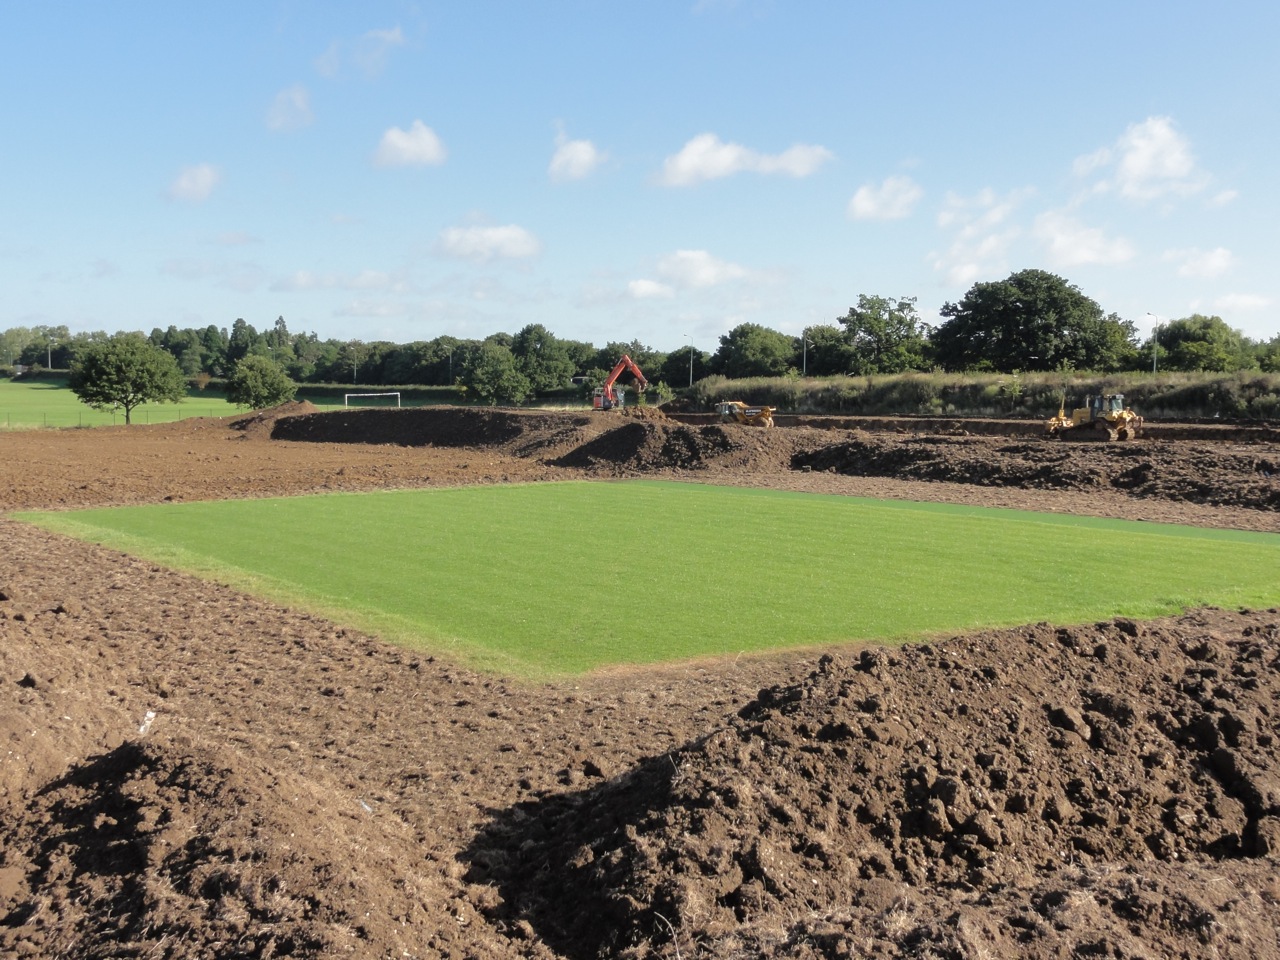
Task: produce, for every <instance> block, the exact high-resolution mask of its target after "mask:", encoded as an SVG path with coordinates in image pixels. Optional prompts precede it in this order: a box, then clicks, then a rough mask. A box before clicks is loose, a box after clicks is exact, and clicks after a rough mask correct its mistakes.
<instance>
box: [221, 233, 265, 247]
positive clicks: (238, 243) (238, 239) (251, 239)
mask: <svg viewBox="0 0 1280 960" xmlns="http://www.w3.org/2000/svg"><path fill="white" fill-rule="evenodd" d="M214 242H215V243H217V244H218V245H219V246H222V247H247V246H249V245H250V244H252V243H258V242H259V241H258V238H257V237H256V236H254V235H253V234H252V233H247V232H246V231H244V230H228V231H226V232H225V233H220V234H218V236H217V238H216V239H215V241H214Z"/></svg>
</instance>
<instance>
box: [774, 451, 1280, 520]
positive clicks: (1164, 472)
mask: <svg viewBox="0 0 1280 960" xmlns="http://www.w3.org/2000/svg"><path fill="white" fill-rule="evenodd" d="M792 465H793V466H794V467H795V468H797V469H801V470H826V471H833V472H836V473H843V474H850V475H858V476H896V477H910V478H912V479H918V480H931V481H938V480H942V481H947V482H951V483H966V484H975V485H980V486H991V487H1020V488H1023V489H1040V490H1045V489H1063V490H1094V491H1104V490H1111V491H1123V492H1125V493H1127V494H1130V495H1133V496H1138V497H1147V498H1154V499H1162V500H1173V501H1187V502H1191V503H1203V504H1211V505H1215V506H1248V507H1250V508H1252V509H1263V510H1280V483H1278V482H1277V478H1278V477H1280V457H1277V455H1276V453H1275V451H1274V449H1273V448H1269V447H1259V448H1249V447H1228V448H1223V447H1212V446H1207V445H1204V444H1170V443H1168V442H1165V441H1158V440H1151V441H1136V442H1128V443H1075V442H1047V441H1037V440H1032V441H1018V442H1014V443H1009V442H1007V441H1003V442H1002V441H999V440H993V439H991V438H978V437H943V436H912V437H894V436H891V435H878V434H866V433H859V434H856V435H853V436H850V437H849V438H848V439H846V440H843V441H840V442H836V443H831V444H829V445H825V446H820V447H816V448H813V449H809V450H805V451H802V452H800V453H798V454H797V455H796V456H795V457H794V458H793V459H792Z"/></svg>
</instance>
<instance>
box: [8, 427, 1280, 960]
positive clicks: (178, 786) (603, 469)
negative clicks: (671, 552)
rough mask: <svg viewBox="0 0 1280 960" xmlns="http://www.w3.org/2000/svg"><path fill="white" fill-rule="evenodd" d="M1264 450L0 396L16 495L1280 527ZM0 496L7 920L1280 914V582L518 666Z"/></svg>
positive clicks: (340, 932)
mask: <svg viewBox="0 0 1280 960" xmlns="http://www.w3.org/2000/svg"><path fill="white" fill-rule="evenodd" d="M269 436H274V437H279V438H284V437H287V438H288V439H289V440H291V441H292V442H283V441H282V440H281V439H268V437H269ZM1277 463H1280V450H1278V448H1277V447H1276V446H1275V445H1266V444H1257V445H1241V444H1223V445H1221V446H1219V447H1216V448H1215V447H1213V446H1210V445H1207V444H1198V443H1197V444H1190V443H1179V442H1170V443H1156V442H1155V441H1140V442H1138V443H1135V444H1128V445H1123V446H1115V445H1112V446H1107V445H1094V446H1091V447H1088V446H1085V445H1084V444H1052V443H1046V442H1043V441H1030V440H1029V441H1011V440H1009V439H1007V438H1006V439H993V438H966V437H947V438H932V439H931V438H912V437H907V436H901V437H874V438H870V437H869V436H868V435H865V434H860V433H853V432H841V431H829V430H827V431H819V430H816V429H810V428H798V429H777V430H772V431H766V430H759V429H753V428H750V427H744V426H738V425H732V424H730V425H718V424H701V425H689V424H684V423H677V422H675V421H673V420H669V419H663V418H662V417H655V416H649V415H641V416H630V415H624V416H611V415H609V414H593V413H556V414H539V413H533V412H524V411H503V410H461V409H457V410H451V409H447V408H446V409H443V410H431V411H351V412H347V413H342V414H325V415H319V414H314V413H309V412H306V411H305V409H304V410H302V411H295V415H292V416H285V415H283V414H282V412H281V411H274V412H272V411H267V412H265V413H264V415H262V416H258V415H253V416H250V417H247V418H242V419H238V420H232V419H231V418H228V419H227V420H214V419H200V420H188V421H183V422H181V423H177V424H167V425H157V426H152V427H131V428H124V427H119V428H104V429H96V430H74V431H41V432H38V433H29V434H2V435H0V508H3V509H6V510H8V509H17V508H47V507H62V508H69V507H81V506H94V505H103V504H114V503H139V502H150V503H155V502H160V501H164V500H184V499H195V498H217V497H228V496H268V495H270V496H283V495H290V494H296V493H311V492H324V491H334V490H375V489H387V488H391V487H420V486H438V485H447V486H452V485H457V484H464V483H499V482H507V481H518V482H535V481H545V480H556V479H564V478H577V479H587V478H593V477H605V478H610V477H615V476H636V475H646V474H649V475H658V476H666V477H684V478H703V479H709V480H714V481H715V482H719V483H738V484H750V485H757V486H769V487H779V488H788V489H797V490H808V491H817V492H824V493H838V494H856V495H861V496H873V497H897V498H912V499H940V500H947V501H949V502H961V503H974V504H995V505H1000V506H1016V507H1021V508H1027V509H1044V510H1056V511H1061V512H1078V513H1098V514H1102V515H1108V516H1128V517H1143V518H1147V519H1159V520H1167V521H1172V522H1185V523H1200V524H1204V525H1213V526H1232V527H1240V528H1246V529H1259V530H1270V531H1273V532H1274V531H1277V530H1280V520H1278V517H1280V511H1278V510H1277V508H1276V501H1275V492H1276V483H1277V480H1276V478H1275V470H1274V465H1275V464H1277ZM1196 484H1199V486H1196ZM1100 494H1101V495H1100ZM1216 504H1228V505H1225V506H1223V505H1216ZM0 534H2V535H3V538H4V543H5V560H4V563H3V564H0V955H3V956H6V957H8V956H14V957H51V956H68V957H72V956H74V957H80V956H84V957H107V956H135V957H151V956H154V957H166V958H169V960H188V958H197V957H198V958H213V957H246V958H264V960H265V958H275V957H330V956H353V957H378V958H383V957H437V956H440V957H443V956H456V957H467V956H476V957H496V958H507V957H510V958H514V957H528V958H539V960H550V958H554V957H566V958H570V960H587V958H595V957H603V956H616V955H623V956H634V957H642V956H664V957H677V958H681V957H690V958H691V957H695V956H701V957H723V958H730V957H734V958H737V957H747V956H774V957H803V958H815V957H824V958H837V957H894V958H899V957H900V958H904V960H905V958H908V957H913V958H914V957H940V958H956V960H959V958H978V957H992V958H996V957H999V958H1004V957H1009V958H1014V957H1044V958H1048V957H1055V958H1068V957H1070V958H1086V957H1112V958H1121V957H1135V958H1137V957H1151V958H1155V957H1160V958H1163V957H1210V956H1214V957H1242V958H1243V957H1251V958H1252V957H1269V956H1280V945H1278V944H1277V940H1276V935H1275V930H1276V929H1277V928H1278V927H1280V905H1278V901H1280V881H1278V880H1277V876H1278V875H1280V779H1278V778H1277V774H1276V773H1275V772H1274V771H1275V770H1276V769H1277V759H1278V758H1277V756H1276V751H1277V749H1278V748H1277V743H1278V742H1280V741H1278V740H1277V737H1278V736H1280V730H1277V722H1278V721H1277V709H1276V704H1277V702H1280V698H1278V697H1277V693H1278V692H1280V691H1277V686H1276V685H1277V682H1278V681H1277V679H1276V678H1277V676H1280V671H1278V668H1280V613H1278V612H1277V611H1267V612H1229V611H1217V610H1201V611H1194V612H1192V613H1190V614H1188V615H1187V616H1185V617H1181V618H1175V619H1169V620H1163V621H1156V622H1151V623H1133V622H1129V621H1116V622H1114V623H1106V624H1100V625H1095V626H1086V627H1058V626H1054V625H1047V624H1042V625H1038V626H1034V627H1029V628H1025V629H1018V630H1008V631H997V632H990V633H984V634H980V635H976V636H967V637H955V638H945V639H938V640H936V641H935V642H933V643H931V644H928V645H924V646H917V647H907V648H902V649H892V650H868V651H865V652H864V651H861V650H849V649H847V648H844V649H841V648H839V647H836V648H833V649H832V650H831V651H830V656H829V657H827V658H821V659H820V656H821V653H822V651H805V652H792V653H787V654H782V655H778V656H774V657H768V658H765V657H761V658H753V657H741V658H731V659H726V660H717V661H708V662H705V663H698V664H679V665H675V666H673V667H670V668H667V669H656V668H655V669H645V670H630V671H618V672H617V673H614V674H605V675H599V676H588V677H580V678H575V679H573V680H572V681H565V682H563V683H559V684H550V685H544V686H537V687H534V686H529V685H524V684H515V683H511V682H508V681H505V680H503V679H501V678H495V677H490V676H481V675H477V674H474V673H471V672H468V671H465V670H461V669H458V668H457V667H455V666H453V665H451V664H450V663H448V662H446V660H444V659H440V658H433V657H429V656H425V655H423V654H420V653H415V652H413V651H408V650H403V649H399V648H395V647H392V646H390V645H388V644H386V643H383V642H381V641H379V640H378V639H376V638H371V637H367V636H363V635H360V634H358V633H355V632H353V631H350V630H347V629H345V628H343V627H341V626H338V625H335V624H333V623H330V622H328V621H325V620H323V619H321V618H319V617H316V616H313V615H309V614H306V613H303V612H299V611H290V610H285V609H281V608H279V607H277V606H274V605H272V604H270V603H266V602H262V601H258V600H254V599H252V598H249V597H246V596H244V595H241V594H238V593H236V592H234V591H231V590H228V589H225V588H222V587H219V586H217V585H216V584H211V583H207V582H202V581H199V580H196V579H194V578H191V577H186V576H182V575H179V574H175V573H172V572H170V571H167V570H164V569H162V568H159V567H157V566H155V565H153V564H150V563H147V562H143V561H139V560H135V559H132V558H130V557H127V556H124V555H121V554H119V553H115V552H112V551H108V550H103V549H101V548H98V547H95V546H92V545H88V544H83V543H78V542H74V541H70V540H67V539H65V538H62V537H58V536H53V535H50V534H45V533H42V532H40V531H38V530H35V529H34V528H31V527H28V526H26V525H23V524H20V523H17V522H14V521H12V520H3V519H0ZM388 546H389V548H393V547H394V545H388ZM756 560H757V561H759V563H760V564H761V565H762V566H763V567H765V568H767V558H756ZM442 562H447V559H445V560H442ZM730 566H731V567H732V566H733V564H730ZM740 566H741V565H740ZM755 570H756V568H755V567H753V566H751V565H750V564H748V565H747V566H744V567H742V569H741V570H740V571H739V572H738V573H737V574H733V575H738V576H742V577H743V578H744V581H743V582H744V589H768V580H767V577H765V578H764V579H760V577H758V576H757V575H756V573H755V572H754V571H755ZM743 571H745V573H744V572H743ZM584 575H592V574H586V573H584ZM708 575H709V576H719V575H723V572H722V571H721V572H719V573H717V572H716V571H709V572H708ZM1125 575H1129V576H1140V575H1141V571H1127V572H1125ZM474 589H476V590H479V591H483V590H484V583H483V582H481V583H477V584H475V585H474ZM636 589H643V584H642V583H640V582H637V584H636ZM601 616H602V617H608V618H609V619H610V620H611V621H613V622H616V621H617V620H618V619H619V618H621V619H623V620H624V621H625V620H626V618H627V611H626V610H611V611H604V612H602V614H601ZM583 629H592V626H591V624H590V623H585V624H584V625H583ZM634 629H636V630H638V631H646V630H648V629H650V627H649V625H646V624H643V623H641V624H635V625H634Z"/></svg>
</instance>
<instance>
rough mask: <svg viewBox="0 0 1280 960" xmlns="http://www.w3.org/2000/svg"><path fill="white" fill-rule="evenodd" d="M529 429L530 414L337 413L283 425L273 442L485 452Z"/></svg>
mask: <svg viewBox="0 0 1280 960" xmlns="http://www.w3.org/2000/svg"><path fill="white" fill-rule="evenodd" d="M528 424H529V420H528V417H527V416H525V415H522V414H519V413H515V412H509V411H504V410H492V409H481V408H474V409H472V408H465V407H412V408H404V409H401V410H334V411H330V412H327V413H317V414H314V415H312V416H305V417H294V418H291V419H289V420H286V421H281V422H278V423H277V424H276V425H275V429H274V430H272V433H271V438H272V439H273V440H300V441H304V442H307V443H362V444H384V443H385V444H394V445H397V446H405V447H425V446H437V447H482V446H488V445H492V444H504V443H508V442H510V441H511V440H513V439H515V438H516V437H518V436H520V435H521V434H522V433H524V432H525V430H526V428H527V426H528Z"/></svg>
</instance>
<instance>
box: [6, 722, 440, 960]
mask: <svg viewBox="0 0 1280 960" xmlns="http://www.w3.org/2000/svg"><path fill="white" fill-rule="evenodd" d="M349 804H350V798H349V797H345V796H341V795H340V794H337V793H335V792H334V791H333V790H332V789H326V788H323V787H321V785H319V784H316V783H314V782H311V781H309V780H307V779H305V778H299V777H295V776H290V775H289V774H287V773H286V772H284V771H281V770H279V769H269V768H265V767H263V766H261V765H259V764H255V763H253V762H252V761H248V760H247V758H246V757H245V756H244V754H243V753H241V752H238V751H236V750H234V749H227V748H221V747H215V746H213V745H211V744H210V743H208V742H203V741H201V740H199V739H196V738H193V737H190V736H186V735H181V734H180V735H178V736H176V737H160V738H158V739H157V738H150V737H149V738H141V737H140V738H139V739H137V740H133V741H129V742H126V743H123V744H122V745H120V746H119V747H116V748H115V749H113V750H110V751H108V752H106V753H102V754H99V755H96V756H93V757H90V758H87V759H85V760H84V761H82V762H80V763H78V764H76V765H75V766H73V767H72V769H71V770H70V771H69V772H67V773H66V774H65V775H63V776H61V777H58V778H57V779H55V780H53V781H52V782H50V783H48V784H46V785H45V786H44V787H43V788H42V789H41V790H40V792H39V796H38V799H37V800H36V801H35V802H33V803H31V804H29V805H28V807H27V808H26V810H25V811H24V812H23V814H22V815H20V816H19V817H17V818H16V820H15V821H12V822H11V823H10V825H9V827H8V830H7V836H6V848H7V853H6V855H5V858H4V867H3V869H4V870H6V871H8V872H9V874H10V875H11V876H19V875H25V881H24V883H23V886H24V887H26V889H25V890H24V891H23V893H22V894H21V895H19V896H15V897H13V898H12V899H11V900H10V903H9V909H8V910H7V913H6V915H5V916H3V917H0V948H2V949H0V952H4V953H5V955H6V956H24V955H31V956H55V955H77V956H134V955H136V956H148V955H157V956H158V955H165V956H212V955H224V956H225V955H234V956H237V957H246V958H258V957H261V958H268V957H295V956H307V957H313V956H321V955H331V954H335V953H346V952H348V951H350V949H351V948H352V946H353V944H357V943H360V942H361V941H365V942H368V941H373V942H376V943H378V944H380V945H394V944H398V943H399V944H400V945H402V946H408V945H409V944H408V943H405V942H403V938H402V937H400V936H398V935H397V932H396V927H397V926H398V924H397V923H396V922H395V920H394V919H393V917H395V916H397V915H409V914H412V913H413V912H414V909H415V907H414V903H413V897H412V896H411V895H409V891H407V890H403V889H402V890H400V891H397V889H396V886H397V885H396V884H394V883H391V882H390V878H389V877H388V876H386V875H385V874H386V870H385V864H384V863H381V862H380V861H379V860H378V859H376V858H370V857H368V856H366V855H362V853H361V851H363V850H366V849H368V847H369V846H370V845H373V844H377V845H386V844H387V843H388V842H391V843H398V844H407V843H409V842H410V841H411V837H410V836H408V835H399V836H396V835H395V831H394V830H393V831H392V832H393V836H390V837H389V836H387V835H386V830H385V823H378V822H377V821H375V820H374V819H373V818H371V817H370V816H368V812H367V811H366V810H362V809H361V808H359V807H355V808H351V807H350V806H349ZM365 807H366V808H368V811H371V810H372V808H371V807H368V805H367V804H365ZM320 823H323V824H324V827H323V829H315V827H314V825H315V824H320ZM399 832H400V833H401V834H403V833H404V831H403V830H401V831H399ZM356 862H359V863H360V864H361V869H360V870H358V871H356V870H352V869H350V868H351V865H352V864H353V863H356ZM393 862H394V861H393ZM375 890H376V893H375ZM417 892H418V893H419V894H421V893H425V891H417ZM388 896H390V897H392V898H393V901H394V903H393V904H385V905H384V901H385V900H386V898H387V897H388ZM5 899H10V898H8V897H4V898H0V902H2V901H3V900H5ZM374 901H377V902H378V905H379V910H378V911H376V912H370V911H369V910H368V907H369V906H370V904H371V903H372V902H374ZM232 944H234V945H235V946H234V948H233V953H226V952H224V951H226V950H228V949H231V948H230V945H232ZM219 945H225V946H222V947H220V946H219Z"/></svg>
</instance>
